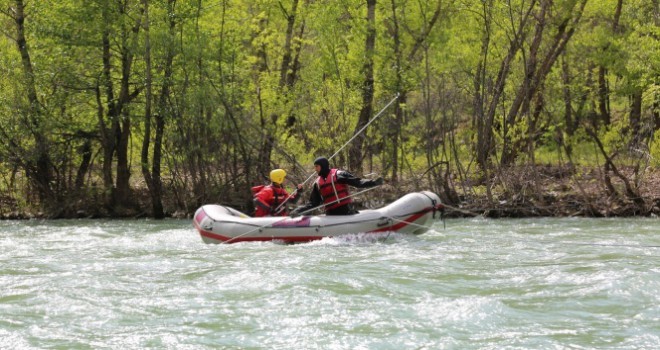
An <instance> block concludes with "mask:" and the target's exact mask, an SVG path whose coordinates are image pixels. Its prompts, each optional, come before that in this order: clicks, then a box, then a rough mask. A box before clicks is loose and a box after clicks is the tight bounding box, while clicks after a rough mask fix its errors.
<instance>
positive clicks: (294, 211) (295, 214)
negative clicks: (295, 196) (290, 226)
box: [289, 208, 300, 218]
mask: <svg viewBox="0 0 660 350" xmlns="http://www.w3.org/2000/svg"><path fill="white" fill-rule="evenodd" d="M299 209H300V208H296V209H293V210H292V211H291V212H290V213H289V216H290V217H292V218H295V217H297V216H300V210H299Z"/></svg>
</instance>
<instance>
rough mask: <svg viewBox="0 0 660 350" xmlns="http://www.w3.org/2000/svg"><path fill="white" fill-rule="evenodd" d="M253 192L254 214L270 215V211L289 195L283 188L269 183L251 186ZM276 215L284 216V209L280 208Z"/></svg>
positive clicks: (258, 215) (257, 215) (256, 215)
mask: <svg viewBox="0 0 660 350" xmlns="http://www.w3.org/2000/svg"><path fill="white" fill-rule="evenodd" d="M252 192H253V193H254V201H255V208H254V216H255V217H260V216H270V215H272V211H273V210H275V209H277V207H279V206H280V204H282V202H284V200H286V199H287V198H288V197H289V193H288V192H287V191H286V190H285V189H284V188H283V187H278V186H273V185H272V184H271V185H265V186H264V185H260V186H254V187H252ZM278 215H281V216H286V215H287V213H286V210H282V211H281V212H280V213H279V214H278Z"/></svg>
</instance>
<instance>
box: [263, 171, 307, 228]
mask: <svg viewBox="0 0 660 350" xmlns="http://www.w3.org/2000/svg"><path fill="white" fill-rule="evenodd" d="M285 179H286V171H284V170H283V169H275V170H273V171H271V172H270V181H271V183H270V185H266V186H263V185H261V186H255V187H253V188H252V192H254V199H253V200H254V216H255V217H260V216H287V210H286V203H295V202H297V201H298V198H300V194H301V193H302V191H303V186H302V185H301V184H298V185H297V190H296V191H295V193H294V194H293V195H289V193H288V192H287V191H286V190H285V189H284V186H283V183H284V180H285ZM285 202H286V203H285Z"/></svg>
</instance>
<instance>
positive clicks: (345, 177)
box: [291, 170, 383, 215]
mask: <svg viewBox="0 0 660 350" xmlns="http://www.w3.org/2000/svg"><path fill="white" fill-rule="evenodd" d="M337 183H340V184H346V185H349V186H353V187H356V188H370V187H374V186H378V185H381V184H382V183H383V179H382V178H378V179H376V180H363V179H361V178H359V177H355V176H354V175H353V174H351V173H349V172H348V171H344V170H337ZM321 205H323V197H321V192H319V187H318V184H317V182H316V181H314V186H312V192H311V193H310V194H309V203H307V204H306V205H304V206H300V207H298V208H296V210H294V211H293V212H291V214H292V215H298V214H301V213H303V212H305V211H311V209H312V208H316V207H318V206H321ZM325 213H326V215H350V214H357V210H355V209H354V208H353V205H352V204H350V203H349V204H345V205H342V206H339V207H336V208H333V209H331V210H327V211H326V212H325ZM305 214H307V213H305Z"/></svg>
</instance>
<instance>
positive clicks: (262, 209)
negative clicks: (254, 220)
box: [254, 187, 273, 216]
mask: <svg viewBox="0 0 660 350" xmlns="http://www.w3.org/2000/svg"><path fill="white" fill-rule="evenodd" d="M272 200H273V190H272V189H271V188H269V187H264V188H263V189H262V190H261V191H259V193H257V194H255V195H254V206H255V209H256V212H255V216H266V215H270V214H271V210H272V208H271V207H270V203H271V202H272Z"/></svg>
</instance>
